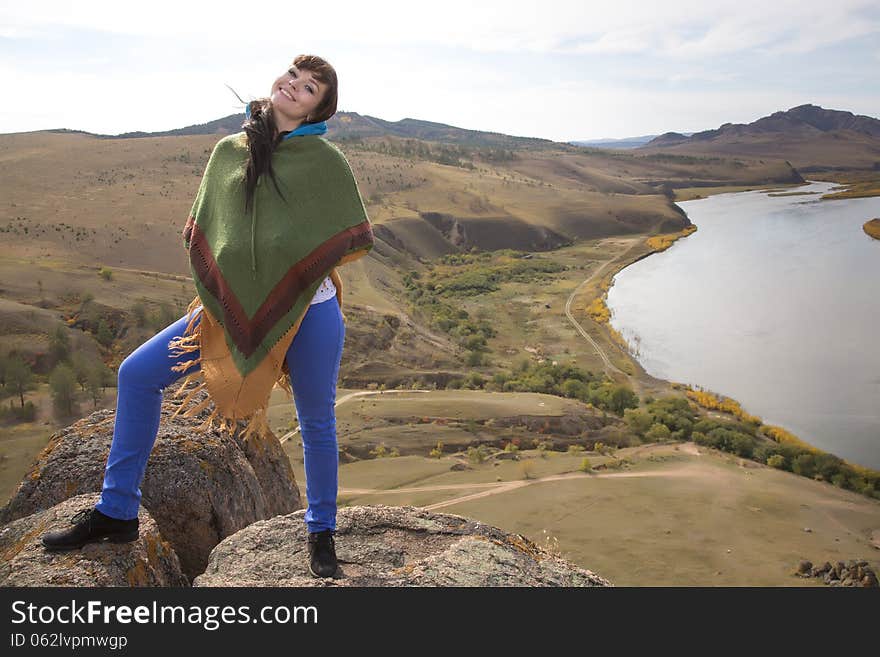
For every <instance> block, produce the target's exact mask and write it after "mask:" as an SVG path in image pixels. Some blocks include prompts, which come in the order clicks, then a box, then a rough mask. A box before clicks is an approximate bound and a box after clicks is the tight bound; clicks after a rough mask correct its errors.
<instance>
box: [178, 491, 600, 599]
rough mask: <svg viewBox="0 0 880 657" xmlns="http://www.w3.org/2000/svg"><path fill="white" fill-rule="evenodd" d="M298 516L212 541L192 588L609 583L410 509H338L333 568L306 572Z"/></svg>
mask: <svg viewBox="0 0 880 657" xmlns="http://www.w3.org/2000/svg"><path fill="white" fill-rule="evenodd" d="M304 514H305V511H303V510H300V511H296V512H294V513H290V514H288V515H284V516H276V517H274V518H271V519H269V520H262V521H259V522H255V523H253V524H252V525H250V526H248V527H247V528H245V529H242V530H241V531H239V532H237V533H236V534H235V535H233V536H229V537H227V538H226V539H224V540H223V541H222V542H220V543H219V544H218V545H217V547H215V548H214V550H213V551H212V552H211V556H210V558H209V559H208V567H207V569H206V570H205V572H204V573H203V574H201V575H199V576H198V577H196V578H195V580H194V581H193V586H392V587H397V586H612V584H611V583H610V582H609V581H608V580H606V579H604V578H602V577H600V576H599V575H596V574H595V573H593V572H591V571H589V570H584V569H582V568H579V567H578V566H575V565H574V564H572V563H570V562H568V561H565V560H564V559H562V558H560V557H559V556H557V555H555V554H553V553H551V552H549V551H547V550H544V549H543V548H541V547H540V546H538V545H536V544H535V543H533V542H532V541H530V540H529V539H527V538H526V537H524V536H522V535H520V534H510V533H507V532H505V531H502V530H501V529H498V528H497V527H492V526H491V525H486V524H483V523H481V522H478V521H476V520H472V519H469V518H465V517H462V516H458V515H453V514H445V513H433V512H430V511H425V510H423V509H420V508H418V507H413V506H404V507H394V506H385V505H369V506H354V507H342V508H340V509H339V511H338V512H337V518H336V540H335V545H336V554H337V557H338V560H339V571H338V572H337V574H336V576H335V577H334V578H332V579H317V578H315V577H313V576H312V575H311V574H310V573H309V571H308V549H307V534H306V527H305V524H304V522H303V517H304Z"/></svg>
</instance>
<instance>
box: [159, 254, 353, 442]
mask: <svg viewBox="0 0 880 657" xmlns="http://www.w3.org/2000/svg"><path fill="white" fill-rule="evenodd" d="M363 255H364V252H363V251H358V252H355V253H351V254H348V255H346V256H345V257H343V258H342V259H341V260H340V261H339V263H338V265H337V266H339V265H342V264H345V263H346V262H351V261H352V260H356V259H358V258H360V257H361V256H363ZM330 278H331V280H332V281H333V284H334V286H335V287H336V299H337V301H338V303H339V307H340V313H341V308H342V280H341V279H340V277H339V274H338V273H337V272H336V269H335V268H334V269H333V270H332V271H331V272H330ZM201 305H202V301H201V299H200V298H199V296H198V295H196V297H195V298H193V300H192V301H190V303H189V306H187V309H186V316H187V317H188V318H189V319H188V322H187V325H186V329H184V332H183V335H182V336H180V337H176V338H173V339H172V340H171V341H169V343H168V347H169V350H170V355H171V356H173V357H175V358H177V357H180V356H183V355H185V354H187V353H194V352H199V356H198V357H197V358H194V359H190V360H187V361H185V362H183V363H180V364H178V365H172V366H171V369H172V370H173V371H175V372H185V371H187V370H189V369H191V368H192V367H194V366H195V365H199V369H197V370H196V371H194V372H191V373H190V374H188V375H187V376H186V378H185V379H184V380H183V383H181V385H180V388H179V389H178V391H177V392H176V393H175V394H174V396H173V399H177V398H179V397H181V395H183V394H184V393H186V396H185V397H184V398H183V399H182V400H181V402H180V405H179V406H178V408H177V410H175V411H174V413H172V415H171V417H172V418H173V417H177V416H178V415H180V416H181V417H195V416H197V415H198V414H199V413H201V412H202V411H203V410H205V409H206V408H207V407H208V406H209V405H210V404H212V403H214V404H215V408H214V409H213V411H212V412H211V414H210V415H209V416H208V417H207V418H206V419H205V420H204V422H202V424H200V425H199V426H198V427H197V431H202V432H204V431H212V430H219V431H225V432H228V433H232V432H233V431H234V430H235V428H236V426H237V422H238V420H246V421H247V424H246V427H245V430H244V432H243V433H242V434H241V437H242V438H243V439H244V440H245V441H248V440H250V438H251V437H252V436H253V435H257V436H259V437H261V438H262V437H263V436H265V435H266V434H267V432H269V430H270V427H269V418H268V402H269V397H268V395H265V396H263V394H262V393H261V391H264V390H265V389H266V388H267V387H268V390H269V393H271V391H272V389H274V388H275V386H278V387H279V388H281V389H282V390H284V391H285V392H286V393H287V397H288V399H289V400H291V401H293V390H292V388H291V384H290V378H289V373H288V371H287V367H286V355H287V350H288V348H289V347H290V344H291V342H292V341H293V338H294V337H295V336H296V333H297V331H298V330H299V326H300V324H301V323H302V320H303V319H304V318H305V314H306V313H305V312H303V313H302V315H300V317H299V319H298V320H297V321H296V323H295V324H294V325H293V326H291V327H290V329H288V331H287V332H286V333H285V334H284V336H282V338H281V339H280V340H279V341H278V342H277V343H276V344H275V346H274V347H273V348H272V350H271V351H270V353H269V357H268V358H266V359H265V360H264V361H263V363H262V364H261V366H260V368H258V369H257V370H255V371H254V372H252V373H251V374H249V375H248V376H247V377H245V378H244V379H241V384H240V387H239V390H238V391H237V392H236V393H235V395H234V398H235V399H236V403H237V405H235V404H233V403H232V401H231V399H232V397H229V396H228V394H227V395H224V389H223V388H219V387H217V388H215V386H213V385H212V381H213V380H214V379H212V378H206V377H205V372H204V369H203V368H205V367H212V368H215V369H217V370H220V371H224V372H225V373H226V374H227V376H229V375H232V376H233V378H236V377H237V376H238V374H237V371H236V369H235V366H234V364H232V355H231V354H230V353H229V350H228V348H226V349H223V352H224V353H220V354H218V355H216V356H213V357H212V358H211V359H209V360H210V361H212V362H211V363H209V362H208V360H206V359H205V358H204V355H203V354H202V353H201V352H202V349H203V344H204V340H203V333H202V327H203V325H204V326H207V331H206V334H207V333H210V332H214V333H218V334H219V335H218V337H219V338H220V340H219V342H218V341H217V340H215V341H214V342H213V343H212V344H213V346H214V347H215V348H216V347H218V346H219V344H223V345H224V347H225V342H224V341H223V340H222V337H223V330H222V328H221V327H220V325H219V323H218V322H217V320H216V319H215V318H214V317H213V316H212V315H211V314H210V312H209V311H208V310H207V309H205V308H204V307H201V308H200V306H201ZM306 312H308V307H306ZM342 319H343V321H345V314H344V313H342ZM215 361H216V362H215ZM267 363H268V364H269V365H271V366H272V367H271V369H270V368H269V367H268V366H266V365H267ZM264 366H266V367H264ZM270 382H271V384H272V385H271V386H269V383H270ZM190 384H196V385H195V386H194V387H192V388H190V387H189V386H190ZM246 385H247V386H249V387H250V389H251V390H253V391H254V394H253V395H252V396H251V397H249V398H247V399H248V400H250V401H252V402H253V403H252V404H251V406H252V408H253V410H251V409H250V408H248V407H244V410H243V411H242V410H241V409H242V396H241V392H242V391H243V390H244V388H245V386H246ZM201 391H206V392H208V397H207V398H206V399H205V400H203V401H202V402H200V403H198V404H195V405H192V406H189V407H187V405H188V404H190V402H191V401H192V399H193V398H194V397H195V396H196V395H197V394H198V393H199V392H201ZM261 397H263V402H262V403H261V402H260V398H261ZM218 401H219V403H218ZM224 408H228V409H230V410H231V413H224V412H223V410H224ZM248 411H250V412H248Z"/></svg>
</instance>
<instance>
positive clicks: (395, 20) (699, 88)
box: [0, 0, 880, 141]
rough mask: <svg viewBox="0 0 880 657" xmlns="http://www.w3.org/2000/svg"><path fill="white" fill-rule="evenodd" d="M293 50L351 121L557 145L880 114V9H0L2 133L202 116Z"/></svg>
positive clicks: (673, 5) (401, 4)
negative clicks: (327, 76)
mask: <svg viewBox="0 0 880 657" xmlns="http://www.w3.org/2000/svg"><path fill="white" fill-rule="evenodd" d="M301 53H307V54H316V55H319V56H321V57H323V58H324V59H326V60H327V61H328V62H330V63H331V64H332V65H333V67H334V68H335V69H336V71H337V74H338V77H339V103H338V106H337V107H338V110H340V111H347V112H358V113H359V114H367V115H370V116H375V117H379V118H382V119H385V120H388V121H397V120H400V119H403V118H414V119H421V120H425V121H435V122H438V123H445V124H449V125H453V126H457V127H461V128H467V129H471V130H486V131H492V132H501V133H505V134H509V135H517V136H527V137H542V138H545V139H552V140H555V141H572V140H590V139H600V138H623V137H631V136H640V135H649V134H661V133H664V132H669V131H676V132H696V131H700V130H709V129H713V128H717V127H718V126H720V125H721V124H723V123H728V122H730V123H749V122H751V121H754V120H756V119H758V118H760V117H762V116H766V115H768V114H771V113H773V112H776V111H784V110H787V109H790V108H792V107H795V106H797V105H802V104H805V103H812V104H815V105H820V106H822V107H825V108H828V109H837V110H847V111H850V112H853V113H855V114H864V115H868V116H873V117H880V2H877V0H835V1H834V2H817V1H814V0H797V1H793V0H772V1H768V0H761V1H760V2H755V1H753V0H732V1H727V0H724V1H719V0H664V2H656V1H653V2H647V1H633V0H614V1H613V2H608V0H599V1H593V0H576V1H574V2H567V1H557V0H542V1H541V2H517V1H516V0H504V1H496V0H488V1H482V0H480V1H479V2H476V1H474V0H468V1H465V2H462V1H459V0H443V1H442V2H436V3H429V2H413V1H412V0H406V1H396V0H393V1H392V0H388V1H386V0H373V1H372V2H348V1H347V0H339V1H335V0H331V1H328V2H324V3H311V4H310V5H308V6H302V7H301V6H298V5H296V4H295V3H293V2H276V1H275V0H259V2H244V1H242V0H237V1H236V2H226V1H225V0H213V1H212V2H180V1H176V2H167V1H166V0H150V1H149V2H137V3H128V2H120V1H119V0H114V1H113V2H104V1H96V2H89V1H88V0H82V1H80V2H75V3H73V2H70V1H69V0H64V1H60V2H54V1H41V0H31V1H29V2H19V3H11V2H4V3H2V6H0V76H2V80H3V84H2V85H0V133H10V132H25V131H31V130H43V129H47V128H69V129H75V130H86V131H89V132H96V133H102V134H119V133H121V132H128V131H135V130H144V131H149V132H152V131H161V130H170V129H173V128H179V127H183V126H186V125H191V124H195V123H205V122H207V121H212V120H214V119H218V118H221V117H223V116H227V115H229V114H233V113H236V112H241V111H243V106H242V104H241V103H239V101H238V100H237V99H236V97H235V96H234V95H233V94H232V92H231V91H230V90H229V88H228V87H227V85H229V87H232V88H233V89H234V90H235V91H236V92H237V93H238V94H239V95H240V96H241V97H242V98H243V99H245V100H249V99H252V98H257V97H261V96H266V95H268V93H269V87H270V85H271V83H272V81H273V80H274V79H276V78H277V77H278V76H279V75H280V74H281V73H282V72H283V71H284V70H285V69H286V67H287V66H288V65H289V64H290V62H292V61H293V58H294V57H295V56H296V55H297V54H301Z"/></svg>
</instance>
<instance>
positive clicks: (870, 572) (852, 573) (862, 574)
mask: <svg viewBox="0 0 880 657" xmlns="http://www.w3.org/2000/svg"><path fill="white" fill-rule="evenodd" d="M795 575H797V576H798V577H821V578H822V581H823V582H825V584H828V585H829V586H861V587H865V588H877V587H878V582H877V574H876V573H875V572H874V569H873V568H871V566H870V565H868V562H867V561H865V560H864V559H850V560H849V561H846V562H844V561H838V562H837V563H835V564H833V565H832V563H831V562H830V561H826V562H825V563H824V564H822V565H821V566H814V565H813V564H812V562H810V561H806V560H805V561H801V562H800V563H799V564H798V568H797V571H796V572H795Z"/></svg>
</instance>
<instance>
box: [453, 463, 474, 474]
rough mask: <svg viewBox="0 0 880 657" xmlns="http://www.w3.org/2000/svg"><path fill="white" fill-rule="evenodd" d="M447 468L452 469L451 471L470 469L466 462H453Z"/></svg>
mask: <svg viewBox="0 0 880 657" xmlns="http://www.w3.org/2000/svg"><path fill="white" fill-rule="evenodd" d="M449 469H450V470H452V471H453V472H459V471H461V470H470V469H471V468H470V466H469V465H468V464H467V463H461V462H459V463H453V464H452V465H451V466H449Z"/></svg>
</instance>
